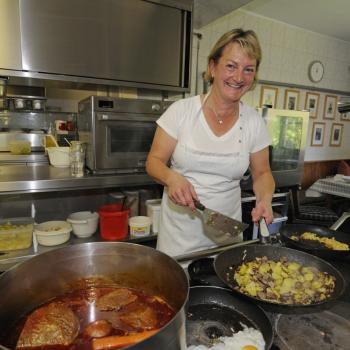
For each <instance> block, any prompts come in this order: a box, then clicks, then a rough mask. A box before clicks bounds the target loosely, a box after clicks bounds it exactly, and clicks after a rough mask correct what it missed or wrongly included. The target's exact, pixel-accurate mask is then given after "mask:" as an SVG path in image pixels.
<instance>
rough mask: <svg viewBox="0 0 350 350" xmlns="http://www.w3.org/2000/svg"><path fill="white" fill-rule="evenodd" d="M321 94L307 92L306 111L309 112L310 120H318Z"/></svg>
mask: <svg viewBox="0 0 350 350" xmlns="http://www.w3.org/2000/svg"><path fill="white" fill-rule="evenodd" d="M319 102H320V94H318V93H316V92H307V93H306V97H305V107H304V108H305V109H307V110H309V112H310V118H317V114H318V105H319Z"/></svg>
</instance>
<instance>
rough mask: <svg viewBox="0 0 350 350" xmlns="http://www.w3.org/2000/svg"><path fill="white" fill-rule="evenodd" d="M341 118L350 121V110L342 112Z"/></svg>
mask: <svg viewBox="0 0 350 350" xmlns="http://www.w3.org/2000/svg"><path fill="white" fill-rule="evenodd" d="M340 120H343V121H345V122H346V121H349V120H350V112H347V113H342V114H340Z"/></svg>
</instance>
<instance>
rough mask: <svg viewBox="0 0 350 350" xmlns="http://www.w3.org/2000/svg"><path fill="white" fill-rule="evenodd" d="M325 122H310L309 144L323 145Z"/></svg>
mask: <svg viewBox="0 0 350 350" xmlns="http://www.w3.org/2000/svg"><path fill="white" fill-rule="evenodd" d="M325 129H326V123H319V122H314V123H313V124H312V133H311V146H323V141H324V133H325Z"/></svg>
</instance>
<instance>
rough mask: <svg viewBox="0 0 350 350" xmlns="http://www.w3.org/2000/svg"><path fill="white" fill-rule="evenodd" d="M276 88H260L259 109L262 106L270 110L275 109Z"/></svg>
mask: <svg viewBox="0 0 350 350" xmlns="http://www.w3.org/2000/svg"><path fill="white" fill-rule="evenodd" d="M277 95H278V88H275V87H272V86H264V85H263V86H262V87H261V95H260V107H263V106H264V105H266V106H268V107H270V108H276V105H277Z"/></svg>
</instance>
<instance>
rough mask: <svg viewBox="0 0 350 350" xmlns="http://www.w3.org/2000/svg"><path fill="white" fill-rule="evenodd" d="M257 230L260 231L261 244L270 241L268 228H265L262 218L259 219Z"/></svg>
mask: <svg viewBox="0 0 350 350" xmlns="http://www.w3.org/2000/svg"><path fill="white" fill-rule="evenodd" d="M259 232H260V241H261V243H262V244H268V243H271V237H270V232H269V229H268V228H267V225H266V221H265V219H264V218H261V219H260V221H259Z"/></svg>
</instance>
